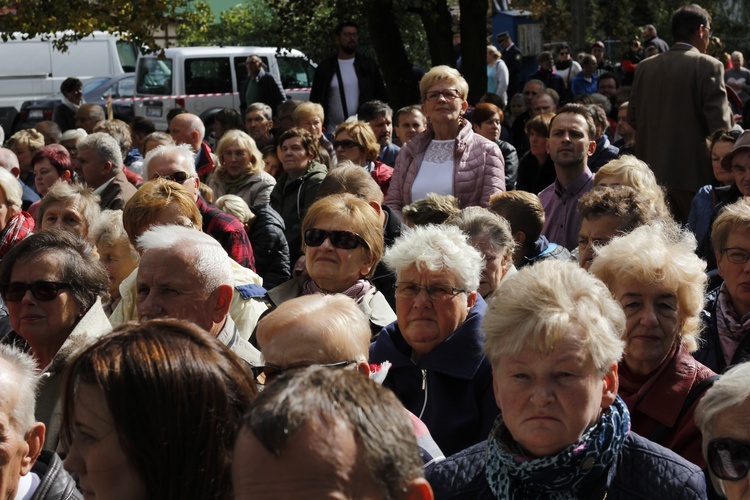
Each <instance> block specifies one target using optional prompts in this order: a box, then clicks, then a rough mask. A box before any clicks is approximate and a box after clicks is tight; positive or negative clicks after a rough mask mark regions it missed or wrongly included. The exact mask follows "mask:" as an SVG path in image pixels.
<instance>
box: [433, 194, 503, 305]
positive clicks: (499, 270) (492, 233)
mask: <svg viewBox="0 0 750 500" xmlns="http://www.w3.org/2000/svg"><path fill="white" fill-rule="evenodd" d="M448 224H453V225H454V226H458V227H459V229H461V231H463V232H464V233H466V235H467V236H468V237H469V239H470V242H471V246H473V247H474V248H476V249H477V250H479V251H480V252H481V253H482V256H483V257H484V269H482V277H481V278H480V280H479V288H478V289H477V291H478V292H479V294H480V295H481V296H482V298H483V299H485V300H489V298H490V295H492V292H494V291H495V289H496V288H497V287H498V285H500V281H501V280H502V279H503V278H504V277H505V275H506V274H507V273H508V272H509V271H511V269H513V271H511V272H514V271H515V267H514V266H513V252H514V251H515V249H516V242H515V241H514V240H513V233H512V232H511V230H510V223H508V221H507V220H505V219H503V218H502V217H500V216H499V215H497V214H494V213H492V212H490V211H489V210H487V209H484V208H481V207H466V208H464V209H463V210H462V211H461V213H460V214H458V215H456V216H454V217H451V218H450V219H448Z"/></svg>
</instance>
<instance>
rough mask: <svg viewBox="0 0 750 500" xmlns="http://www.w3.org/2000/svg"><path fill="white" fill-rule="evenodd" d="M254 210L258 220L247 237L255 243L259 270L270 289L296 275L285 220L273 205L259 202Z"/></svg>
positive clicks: (265, 285)
mask: <svg viewBox="0 0 750 500" xmlns="http://www.w3.org/2000/svg"><path fill="white" fill-rule="evenodd" d="M250 210H252V212H253V213H254V214H255V221H254V222H253V225H252V227H251V228H250V229H249V230H248V232H247V237H248V238H249V239H250V243H251V244H252V246H253V256H255V271H256V272H257V273H258V274H259V275H260V277H261V278H263V287H264V288H265V289H266V290H270V289H271V288H273V287H275V286H278V285H280V284H282V283H284V282H285V281H289V279H290V278H291V277H292V272H291V264H290V262H289V245H288V244H287V241H286V236H285V235H284V220H283V219H282V218H281V215H279V213H278V212H277V211H276V210H274V209H273V208H271V205H267V204H264V205H255V206H254V207H250Z"/></svg>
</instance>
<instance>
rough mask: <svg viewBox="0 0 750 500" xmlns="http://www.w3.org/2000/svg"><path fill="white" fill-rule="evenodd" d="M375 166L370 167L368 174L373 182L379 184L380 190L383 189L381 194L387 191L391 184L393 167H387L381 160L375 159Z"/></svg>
mask: <svg viewBox="0 0 750 500" xmlns="http://www.w3.org/2000/svg"><path fill="white" fill-rule="evenodd" d="M374 163H375V168H373V169H372V172H370V175H371V176H372V178H373V179H375V182H377V183H378V186H380V190H381V191H383V196H385V195H386V193H388V186H390V185H391V177H393V167H389V166H388V165H386V164H385V163H383V162H381V161H377V160H375V162H374Z"/></svg>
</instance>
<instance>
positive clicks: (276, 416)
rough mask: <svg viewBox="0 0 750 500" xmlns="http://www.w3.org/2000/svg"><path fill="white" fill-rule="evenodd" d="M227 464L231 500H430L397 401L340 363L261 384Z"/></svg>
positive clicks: (407, 428)
mask: <svg viewBox="0 0 750 500" xmlns="http://www.w3.org/2000/svg"><path fill="white" fill-rule="evenodd" d="M232 462H233V463H232V482H233V486H234V498H235V500H249V499H253V500H264V499H280V498H392V499H403V500H406V499H414V500H418V499H422V500H427V499H432V498H433V494H432V489H431V488H430V485H429V483H427V481H426V480H425V479H424V475H423V469H422V462H421V461H420V460H419V451H418V448H417V445H416V442H415V439H414V435H413V433H412V430H411V426H410V425H409V419H408V418H407V416H406V415H405V414H404V412H403V410H402V409H401V405H400V404H399V402H398V399H396V397H395V396H394V395H393V393H391V392H390V391H388V390H386V389H384V388H382V387H380V386H378V385H377V384H376V383H374V382H372V381H370V380H367V379H366V378H365V377H362V376H361V375H359V374H357V373H355V372H353V371H351V370H346V369H344V370H334V369H331V368H330V367H325V368H324V367H309V368H306V369H304V370H299V371H296V372H290V373H289V374H288V375H284V376H282V377H279V380H278V381H277V382H275V383H273V384H271V385H269V386H268V388H267V389H266V390H264V391H263V392H261V393H260V394H258V396H256V397H255V399H254V400H253V401H251V403H250V409H249V411H248V414H247V416H246V417H245V421H244V425H243V427H242V430H240V434H239V437H238V438H237V442H236V444H235V447H234V458H233V461H232Z"/></svg>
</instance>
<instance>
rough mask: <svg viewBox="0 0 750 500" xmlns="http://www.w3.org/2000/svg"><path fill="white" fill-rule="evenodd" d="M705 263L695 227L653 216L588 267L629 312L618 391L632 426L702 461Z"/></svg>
mask: <svg viewBox="0 0 750 500" xmlns="http://www.w3.org/2000/svg"><path fill="white" fill-rule="evenodd" d="M705 266H706V264H705V262H703V261H702V260H701V259H700V258H698V257H697V256H696V255H695V238H694V237H693V235H692V233H690V232H689V231H687V230H683V229H681V228H680V227H679V226H676V225H673V224H667V223H652V224H650V225H647V226H641V227H639V228H637V229H635V230H633V231H632V232H631V233H629V234H627V235H625V236H621V237H618V238H614V239H613V240H611V241H610V243H609V244H608V245H606V246H604V247H602V248H601V249H600V250H599V254H598V256H597V257H596V258H595V259H594V262H593V264H592V265H591V268H590V271H591V273H592V274H593V275H594V276H596V277H597V278H599V279H601V280H602V281H603V282H604V283H605V284H606V285H607V286H608V287H609V289H610V292H611V293H612V295H613V296H614V298H615V300H617V301H618V302H619V303H620V305H621V306H622V308H623V310H624V311H625V315H626V317H627V325H626V329H625V333H624V335H623V339H624V340H625V354H624V356H623V359H622V362H621V363H620V370H619V374H620V392H619V394H620V396H621V397H622V398H623V399H624V400H625V403H627V405H628V408H629V409H630V413H631V418H632V426H633V430H634V431H635V432H638V433H639V434H641V435H643V436H644V437H646V438H648V439H650V440H652V441H654V442H656V443H659V444H661V445H663V446H665V447H667V448H669V449H670V450H672V451H674V452H675V453H677V454H679V455H682V456H683V457H684V458H686V459H687V460H689V461H691V462H693V463H694V464H696V465H698V466H700V467H704V466H705V463H704V461H703V455H702V453H701V435H700V432H699V431H698V428H697V427H696V426H695V421H694V419H693V413H694V412H695V407H696V405H697V403H698V399H699V398H700V396H701V395H702V394H703V393H705V390H706V389H707V388H708V387H709V384H710V382H706V380H708V379H710V378H711V377H713V376H714V375H715V373H714V372H713V371H711V370H710V369H709V368H707V367H705V366H704V365H702V364H701V363H699V362H698V361H696V360H695V359H694V358H693V356H692V355H691V354H690V353H692V352H694V351H695V350H697V349H698V339H699V336H700V329H701V319H700V313H701V310H702V309H703V302H704V295H705V287H706V274H705V269H706V267H705Z"/></svg>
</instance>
